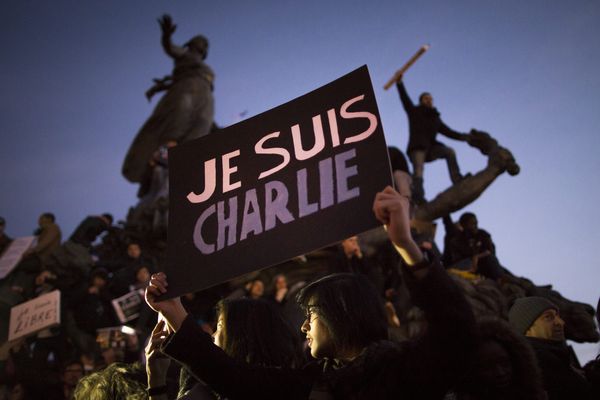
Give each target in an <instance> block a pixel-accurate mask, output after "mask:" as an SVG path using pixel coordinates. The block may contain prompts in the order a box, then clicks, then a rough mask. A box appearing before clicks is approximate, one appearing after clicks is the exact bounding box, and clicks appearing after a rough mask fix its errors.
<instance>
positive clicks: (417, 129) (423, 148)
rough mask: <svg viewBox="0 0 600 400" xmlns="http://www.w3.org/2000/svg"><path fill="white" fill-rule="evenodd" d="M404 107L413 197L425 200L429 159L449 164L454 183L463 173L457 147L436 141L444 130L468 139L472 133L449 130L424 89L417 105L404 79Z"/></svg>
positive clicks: (421, 201) (401, 96)
mask: <svg viewBox="0 0 600 400" xmlns="http://www.w3.org/2000/svg"><path fill="white" fill-rule="evenodd" d="M397 87H398V92H399V94H400V100H401V101H402V106H403V107H404V110H405V111H406V114H407V116H408V129H409V139H408V148H407V149H406V153H407V154H408V157H409V158H410V161H411V163H412V165H413V198H414V200H415V202H417V203H423V202H424V201H425V189H424V188H423V169H424V165H425V163H426V162H431V161H434V160H437V159H440V158H443V159H445V160H446V162H447V163H448V172H449V173H450V179H451V180H452V183H457V182H459V181H460V180H461V179H462V178H463V176H462V175H461V173H460V169H459V167H458V163H457V162H456V154H455V153H454V150H453V149H452V148H450V147H448V146H446V145H444V144H443V143H441V142H438V141H437V140H436V136H437V134H438V132H439V133H441V134H442V135H444V136H447V137H449V138H451V139H455V140H460V141H463V142H464V141H467V140H468V139H469V138H470V135H469V134H466V133H459V132H456V131H454V130H452V129H450V128H449V127H448V126H447V125H446V124H444V122H443V121H442V119H441V118H440V112H439V111H438V110H437V108H435V107H434V106H433V97H432V96H431V94H430V93H427V92H424V93H422V94H421V95H420V96H419V104H418V105H416V106H415V105H414V104H413V102H412V100H411V99H410V96H409V95H408V93H407V91H406V88H405V87H404V83H403V82H402V79H400V80H399V81H398V83H397Z"/></svg>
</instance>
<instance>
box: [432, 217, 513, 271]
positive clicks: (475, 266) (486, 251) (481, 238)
mask: <svg viewBox="0 0 600 400" xmlns="http://www.w3.org/2000/svg"><path fill="white" fill-rule="evenodd" d="M444 226H445V228H446V237H445V238H444V256H443V261H444V263H445V264H446V267H453V268H458V269H468V270H469V271H470V272H473V273H477V274H479V275H482V276H485V277H486V278H490V279H493V280H495V281H497V280H498V279H500V278H501V277H502V276H503V275H504V274H505V272H504V268H502V266H501V265H500V262H499V261H498V258H497V257H496V246H495V245H494V242H493V241H492V236H491V235H490V234H489V233H488V232H487V231H485V230H483V229H479V226H478V222H477V217H476V216H475V214H473V213H470V212H466V213H464V214H462V215H461V216H460V218H459V220H458V224H454V223H453V222H452V220H451V219H450V216H446V217H444Z"/></svg>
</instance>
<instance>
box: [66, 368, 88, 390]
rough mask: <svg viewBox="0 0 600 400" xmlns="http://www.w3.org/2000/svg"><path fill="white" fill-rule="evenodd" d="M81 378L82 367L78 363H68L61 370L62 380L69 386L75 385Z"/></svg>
mask: <svg viewBox="0 0 600 400" xmlns="http://www.w3.org/2000/svg"><path fill="white" fill-rule="evenodd" d="M81 378H83V367H82V366H81V365H79V364H71V365H68V366H67V368H66V369H65V371H64V372H63V382H64V383H65V384H66V385H68V386H70V387H75V386H77V382H79V380H80V379H81Z"/></svg>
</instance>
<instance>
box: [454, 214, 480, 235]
mask: <svg viewBox="0 0 600 400" xmlns="http://www.w3.org/2000/svg"><path fill="white" fill-rule="evenodd" d="M458 223H459V224H460V226H461V227H462V228H463V230H464V231H465V232H468V233H470V234H473V235H474V234H476V233H477V231H478V230H479V227H478V226H477V217H476V216H475V214H473V213H471V212H466V213H463V214H462V215H461V216H460V218H459V219H458Z"/></svg>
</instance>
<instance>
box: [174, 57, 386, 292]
mask: <svg viewBox="0 0 600 400" xmlns="http://www.w3.org/2000/svg"><path fill="white" fill-rule="evenodd" d="M391 184H392V177H391V172H390V166H389V161H388V155H387V147H386V144H385V139H384V134H383V129H382V124H381V119H380V117H379V112H378V110H377V104H376V102H375V95H374V93H373V87H372V85H371V79H370V77H369V72H368V70H367V67H366V66H363V67H361V68H359V69H357V70H355V71H354V72H351V73H350V74H348V75H345V76H343V77H342V78H340V79H337V80H335V81H333V82H331V83H329V84H328V85H325V86H323V87H321V88H320V89H317V90H315V91H313V92H311V93H308V94H306V95H304V96H302V97H299V98H297V99H295V100H292V101H290V102H289V103H286V104H283V105H281V106H279V107H276V108H274V109H272V110H270V111H267V112H265V113H263V114H260V115H257V116H255V117H253V118H250V119H248V120H246V121H242V122H240V123H238V124H236V125H233V126H231V127H228V128H226V129H224V130H223V132H220V133H218V134H214V135H208V136H205V137H202V138H199V139H197V140H194V141H190V142H187V143H185V144H182V145H180V146H176V147H174V148H172V149H170V151H169V186H170V187H169V190H170V194H169V231H168V242H169V243H168V257H167V263H166V266H165V268H164V269H165V273H166V274H167V277H168V281H169V290H168V293H167V294H166V296H165V298H166V297H174V296H178V295H181V294H184V293H186V292H192V291H197V290H201V289H204V288H207V287H210V286H213V285H215V284H218V283H220V282H223V281H226V280H229V279H232V278H234V277H236V276H239V275H242V274H245V273H248V272H250V271H255V270H258V269H262V268H265V267H268V266H271V265H274V264H277V263H281V262H283V261H285V260H288V259H290V258H292V257H295V256H298V255H301V254H305V253H307V252H310V251H312V250H315V249H318V248H321V247H323V246H326V245H329V244H332V243H335V242H338V241H340V240H342V239H345V238H347V237H349V236H352V235H354V234H356V233H359V232H363V231H365V230H368V229H371V228H374V227H377V226H379V225H380V224H379V222H378V221H377V220H376V219H375V217H374V215H373V212H372V205H373V200H374V197H375V194H376V192H378V191H380V190H383V188H384V187H385V186H386V185H391Z"/></svg>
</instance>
